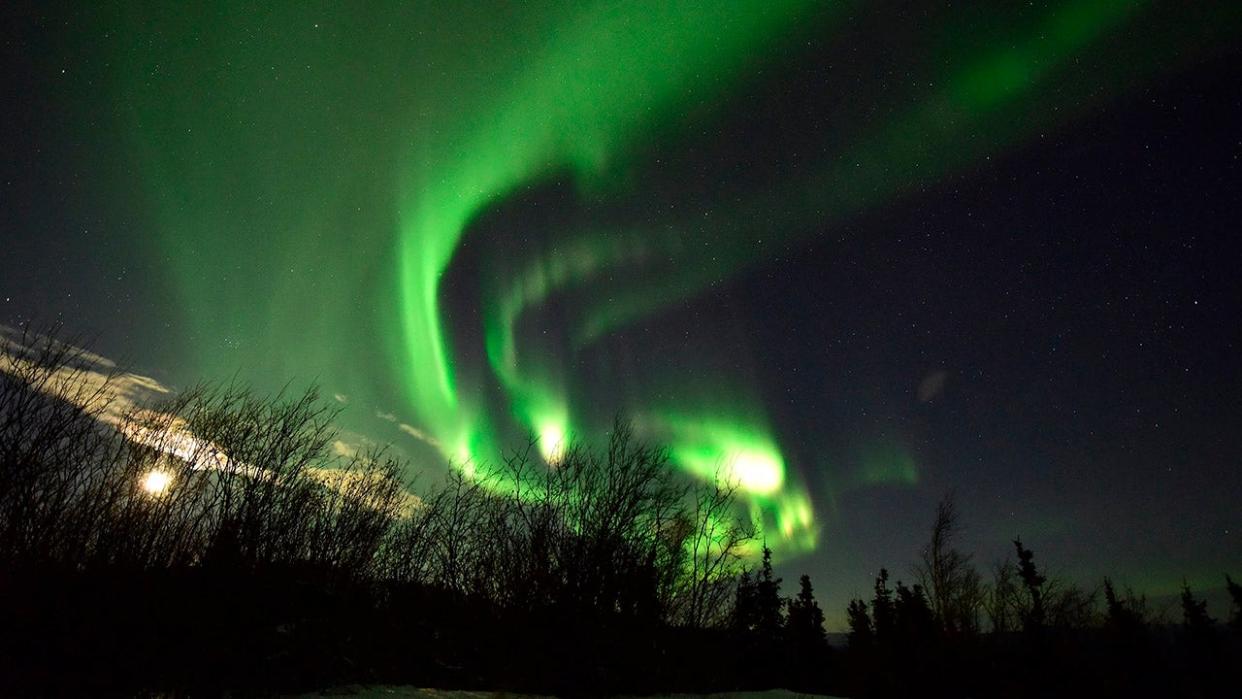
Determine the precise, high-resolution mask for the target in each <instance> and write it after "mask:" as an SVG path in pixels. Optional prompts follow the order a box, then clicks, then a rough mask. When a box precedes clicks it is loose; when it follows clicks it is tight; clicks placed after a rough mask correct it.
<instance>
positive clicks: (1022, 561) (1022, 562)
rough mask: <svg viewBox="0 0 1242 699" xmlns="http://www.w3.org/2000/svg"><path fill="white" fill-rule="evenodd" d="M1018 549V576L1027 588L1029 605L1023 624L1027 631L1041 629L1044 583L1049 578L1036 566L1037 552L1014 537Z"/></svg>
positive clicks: (1044, 616) (1043, 620)
mask: <svg viewBox="0 0 1242 699" xmlns="http://www.w3.org/2000/svg"><path fill="white" fill-rule="evenodd" d="M1013 545H1014V548H1016V549H1017V550H1018V578H1019V579H1020V580H1021V581H1022V586H1023V587H1024V588H1025V590H1026V594H1027V598H1028V600H1029V605H1028V606H1027V608H1026V609H1025V610H1023V614H1022V625H1023V627H1024V628H1025V629H1026V630H1027V631H1039V630H1040V629H1042V628H1043V627H1044V623H1045V621H1046V615H1045V610H1044V583H1045V582H1047V578H1045V577H1044V576H1043V575H1041V574H1040V573H1039V570H1038V569H1036V567H1035V554H1034V553H1033V552H1032V551H1031V550H1030V549H1028V548H1026V547H1024V546H1023V545H1022V539H1014V542H1013Z"/></svg>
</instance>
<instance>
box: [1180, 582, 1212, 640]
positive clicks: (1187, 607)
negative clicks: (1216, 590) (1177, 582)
mask: <svg viewBox="0 0 1242 699" xmlns="http://www.w3.org/2000/svg"><path fill="white" fill-rule="evenodd" d="M1215 623H1216V620H1215V619H1213V618H1212V617H1210V616H1208V613H1207V600H1201V599H1196V598H1195V596H1194V593H1192V592H1191V591H1190V586H1189V585H1188V584H1186V581H1185V580H1183V581H1182V626H1183V627H1185V629H1186V631H1187V632H1188V633H1189V634H1190V635H1191V637H1203V636H1206V635H1209V634H1211V632H1212V626H1213V625H1214V624H1215Z"/></svg>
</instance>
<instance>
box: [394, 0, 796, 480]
mask: <svg viewBox="0 0 1242 699" xmlns="http://www.w3.org/2000/svg"><path fill="white" fill-rule="evenodd" d="M803 4H805V3H802V2H795V1H784V2H770V1H755V2H741V1H739V2H731V3H726V4H722V5H716V4H698V3H687V4H684V5H678V4H675V3H629V4H618V5H613V4H608V5H601V6H594V7H589V6H584V8H583V9H582V10H580V11H577V12H574V13H572V15H571V16H570V17H568V18H566V19H565V21H564V22H562V23H561V24H560V26H558V27H557V29H556V31H555V33H554V35H553V36H552V37H550V40H549V41H547V42H546V44H545V45H544V46H543V47H542V48H541V49H540V50H534V51H531V52H530V53H529V54H526V55H521V56H519V57H517V59H515V61H514V64H515V65H514V69H513V71H512V73H511V74H509V75H506V76H504V77H503V78H502V79H500V80H499V81H498V83H499V84H498V85H497V86H496V89H495V91H494V93H492V94H489V95H487V96H486V97H485V98H484V99H483V100H481V103H480V104H474V105H472V112H471V114H470V115H469V116H467V115H463V123H462V125H461V128H456V129H452V130H450V131H448V132H447V133H446V134H445V135H444V137H443V138H442V139H434V140H431V141H430V142H427V141H421V142H420V143H419V145H418V148H417V149H416V152H415V153H414V154H413V155H412V156H411V158H410V172H411V174H410V175H409V176H408V178H407V181H406V183H405V186H404V195H403V199H402V207H401V212H400V216H399V219H400V226H401V233H400V246H399V254H400V261H401V277H400V280H401V293H400V309H401V318H402V324H403V330H404V339H405V350H406V363H405V367H404V369H405V371H404V379H405V385H406V387H407V391H408V394H409V396H410V400H411V402H412V404H413V405H414V406H415V407H416V409H417V410H418V412H419V417H420V419H421V420H422V421H424V422H425V423H426V424H428V425H430V426H431V427H432V429H433V431H434V432H435V433H436V434H437V436H438V437H439V439H440V441H441V442H442V443H443V444H446V445H452V447H453V448H452V449H451V450H450V453H449V454H448V455H449V456H450V457H456V458H462V457H464V456H466V455H467V454H469V455H470V456H474V457H475V458H480V459H491V458H495V456H494V454H495V452H490V453H475V452H473V451H472V448H471V445H472V444H475V443H478V441H479V439H480V437H479V434H478V432H479V431H480V430H486V429H487V428H485V427H482V426H480V425H477V424H471V422H470V421H471V419H472V418H474V417H476V415H475V410H474V409H472V407H471V406H469V405H466V404H465V403H466V402H468V401H469V398H468V397H467V398H464V399H463V396H461V395H459V392H458V391H457V388H456V386H455V385H454V371H453V365H452V361H451V351H450V349H449V348H448V343H447V338H446V337H445V335H444V332H443V329H442V320H441V317H440V312H439V308H438V297H439V284H440V278H441V276H442V275H443V273H444V272H445V270H446V269H447V267H448V265H449V263H450V262H451V260H452V256H453V253H454V250H455V248H456V245H457V241H458V239H459V238H460V236H461V235H462V233H463V232H464V230H465V228H466V226H467V225H468V223H469V221H470V220H471V218H472V217H473V216H475V215H477V214H478V212H479V211H480V210H481V209H482V208H483V207H484V206H486V205H487V204H488V203H490V202H495V201H497V200H499V199H500V198H502V197H503V196H504V195H506V194H508V193H509V192H510V191H512V190H513V189H514V188H515V187H517V186H518V185H519V184H521V183H522V182H525V181H528V180H530V179H532V178H536V177H538V176H540V175H543V174H546V173H549V172H552V171H555V170H557V169H562V168H567V169H570V170H571V171H572V172H573V173H575V175H576V176H577V177H578V178H579V180H580V181H583V182H589V181H590V180H592V179H593V178H598V177H599V176H601V175H603V174H605V172H606V170H607V168H608V167H609V166H610V165H612V163H613V161H614V160H615V159H617V158H618V157H620V156H621V155H623V154H622V153H620V152H619V151H620V150H621V149H623V148H624V147H625V146H627V145H630V144H633V143H634V142H635V141H636V140H637V139H638V138H640V137H641V136H642V135H643V133H644V132H646V131H648V130H650V129H653V128H656V127H657V126H659V125H660V124H662V123H663V122H664V121H666V120H667V119H669V118H670V116H671V115H673V114H675V113H676V111H677V109H678V107H679V106H680V105H681V104H682V103H684V102H686V101H689V100H692V99H706V98H711V97H714V96H715V95H716V93H718V92H720V91H721V90H722V89H723V87H724V84H723V80H722V79H725V78H731V77H732V76H733V74H734V73H735V72H737V71H738V70H739V69H741V68H742V67H743V66H744V65H745V64H746V63H747V62H748V58H747V57H748V55H749V54H750V53H751V52H752V51H756V50H758V49H759V48H760V47H761V46H762V45H763V44H764V43H765V42H768V41H771V40H773V39H774V38H775V37H777V36H778V35H779V33H780V31H781V30H782V29H784V28H786V27H788V25H789V24H790V23H791V22H792V21H793V20H794V19H796V18H797V16H798V14H797V10H798V9H799V6H800V5H803ZM539 286H540V282H539V280H538V279H536V280H535V281H533V282H532V283H530V284H528V285H527V288H524V289H521V290H519V291H518V293H519V294H525V295H531V294H537V293H538V292H539V289H538V287H539ZM532 287H533V288H532ZM518 305H520V303H515V302H509V307H510V308H509V309H502V310H501V315H502V316H504V315H509V316H513V315H515V314H516V312H517V311H518V309H517V308H514V306H518ZM506 311H507V312H506ZM512 320H513V318H509V319H507V320H506V321H502V324H503V323H506V322H507V323H508V324H509V327H510V328H511V323H512ZM492 332H493V333H495V332H500V333H504V332H511V330H509V329H500V330H495V329H493V331H492ZM488 344H489V347H488V350H489V354H490V356H491V361H492V363H493V367H494V368H496V369H497V370H498V371H499V372H500V376H501V378H502V380H503V381H504V383H505V385H506V388H507V389H508V390H509V391H511V392H512V393H513V399H514V403H515V406H516V409H517V411H518V413H519V416H518V417H519V419H521V420H522V421H523V422H524V424H526V425H527V426H528V427H531V428H533V429H536V430H537V431H538V433H539V434H541V435H543V434H547V435H554V434H559V435H564V434H567V433H568V432H569V425H568V424H567V421H568V415H567V413H568V411H567V410H566V408H565V406H564V399H563V397H562V395H561V391H559V390H557V387H556V386H555V385H552V386H547V385H545V384H543V383H542V382H534V381H530V380H523V379H520V378H518V377H517V375H516V372H515V371H514V370H513V369H514V366H515V364H516V358H515V357H514V350H513V343H512V340H511V338H496V337H495V336H494V335H493V336H492V337H490V338H489V343H488Z"/></svg>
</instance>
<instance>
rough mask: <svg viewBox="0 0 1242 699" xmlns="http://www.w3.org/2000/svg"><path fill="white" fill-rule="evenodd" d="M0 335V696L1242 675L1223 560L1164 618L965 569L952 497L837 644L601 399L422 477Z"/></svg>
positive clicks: (326, 417) (717, 510) (633, 688)
mask: <svg viewBox="0 0 1242 699" xmlns="http://www.w3.org/2000/svg"><path fill="white" fill-rule="evenodd" d="M0 340H2V341H3V342H4V346H3V347H0V361H2V362H3V364H2V365H0V694H4V695H16V696H22V695H32V694H35V695H43V694H73V695H86V694H89V695H103V694H125V695H132V694H134V693H138V692H186V693H193V694H202V693H206V694H213V693H221V692H224V691H243V692H256V693H265V692H283V691H294V690H310V689H319V688H323V687H326V686H331V685H335V684H342V683H395V684H417V685H421V686H433V687H453V688H467V689H489V690H510V691H529V692H537V693H554V694H558V695H567V696H586V695H604V694H619V693H651V692H674V691H682V692H707V691H720V690H739V689H763V688H770V687H785V688H790V689H795V690H799V691H805V692H823V693H832V694H837V695H849V696H908V695H910V694H913V693H916V692H917V693H918V694H920V695H923V696H926V695H931V696H1014V697H1027V696H1031V697H1034V696H1058V695H1065V696H1068V695H1087V694H1089V695H1098V696H1117V695H1125V696H1133V695H1139V696H1147V695H1152V694H1153V693H1155V694H1159V695H1161V696H1216V695H1228V690H1230V689H1234V688H1236V687H1237V686H1238V679H1239V675H1238V670H1237V669H1236V668H1239V667H1242V662H1239V661H1240V660H1242V650H1240V649H1242V587H1240V586H1239V585H1238V584H1236V583H1235V582H1234V581H1233V580H1232V579H1231V578H1226V582H1227V587H1228V590H1229V593H1230V594H1231V595H1232V598H1233V600H1234V606H1233V609H1232V612H1231V617H1230V618H1229V619H1228V621H1227V623H1226V624H1221V623H1218V622H1217V621H1216V620H1214V619H1213V618H1212V617H1211V616H1210V615H1209V613H1208V609H1207V606H1206V602H1204V601H1203V600H1202V599H1199V598H1197V597H1196V596H1195V595H1194V594H1193V591H1191V590H1190V589H1189V587H1186V588H1184V589H1183V593H1182V597H1181V603H1182V617H1183V619H1182V623H1181V624H1167V623H1163V622H1162V621H1161V620H1160V619H1158V618H1156V617H1155V616H1154V615H1153V614H1152V613H1151V611H1150V610H1149V608H1148V604H1147V601H1146V599H1145V598H1144V597H1142V596H1141V595H1136V594H1135V593H1134V592H1133V591H1131V590H1129V589H1128V588H1123V587H1119V586H1117V585H1115V584H1114V582H1113V581H1112V580H1110V579H1107V578H1105V579H1104V580H1103V581H1102V584H1101V586H1100V588H1099V589H1095V590H1088V589H1084V588H1082V587H1080V586H1078V585H1074V584H1071V583H1069V582H1067V581H1065V580H1062V579H1059V578H1057V577H1056V576H1052V575H1049V574H1048V573H1047V572H1046V570H1045V569H1044V568H1043V567H1042V564H1040V563H1038V562H1037V560H1036V558H1035V554H1034V553H1033V551H1032V550H1031V549H1030V548H1028V547H1027V546H1026V545H1025V544H1024V543H1023V542H1022V541H1021V540H1020V539H1016V540H1015V541H1014V542H1013V545H1014V558H1012V559H1010V560H1006V561H1003V562H1001V563H999V564H997V565H995V566H994V567H993V569H992V570H991V571H990V575H988V576H986V577H985V575H984V574H983V573H981V572H980V570H979V568H978V567H977V566H976V564H975V562H974V560H973V557H972V556H971V555H970V554H968V553H965V552H963V551H962V550H961V549H960V548H959V547H958V545H957V540H958V536H959V533H960V517H959V514H958V511H957V508H956V506H955V504H954V501H953V499H952V497H947V498H946V499H945V500H944V501H942V502H941V503H940V505H939V507H938V509H937V511H936V513H935V517H934V519H933V522H932V526H931V527H930V531H929V535H928V538H927V541H926V542H925V545H924V546H923V548H922V550H921V555H920V556H919V559H918V560H917V561H916V562H915V564H914V565H913V566H912V567H911V568H910V578H909V579H910V580H911V582H910V584H906V582H904V581H903V580H894V579H893V577H892V576H891V575H890V573H889V571H888V570H881V571H880V572H879V574H878V576H877V577H876V580H875V584H874V587H873V590H872V591H871V593H870V594H869V595H868V598H867V599H863V598H861V597H860V598H857V599H854V600H852V601H851V602H850V603H849V605H848V608H847V610H846V616H847V619H848V624H849V635H848V643H847V644H846V645H844V646H843V647H840V648H834V647H833V646H832V645H830V644H829V642H828V640H827V635H826V633H825V629H824V613H823V611H822V610H821V608H820V606H819V604H818V602H817V601H816V599H815V593H814V588H813V585H812V581H811V579H810V577H808V576H806V575H803V576H801V578H800V579H799V581H798V586H797V592H796V593H795V594H793V595H792V596H789V597H786V596H784V594H783V593H782V590H781V586H782V584H783V581H782V579H781V578H779V577H778V576H777V575H776V574H775V572H774V570H773V565H772V554H771V551H770V550H769V549H768V548H767V547H766V546H762V549H761V550H762V552H763V554H762V558H761V559H760V560H759V561H757V562H752V561H751V560H750V559H749V557H748V555H747V552H748V551H750V550H753V549H754V547H755V546H758V545H759V544H760V543H761V542H762V532H760V531H756V530H755V529H753V528H752V526H751V524H750V523H749V521H748V520H747V519H746V518H745V517H739V512H738V508H737V507H736V503H735V495H736V491H735V486H734V485H732V484H730V483H727V482H716V483H713V484H706V485H704V484H696V483H692V482H688V481H686V480H684V479H683V478H682V477H681V476H679V475H678V474H677V473H676V472H675V470H674V469H671V468H670V467H669V464H668V456H667V453H666V452H665V451H664V450H663V449H660V448H657V447H654V446H651V445H646V444H643V443H641V442H639V441H638V440H637V439H635V438H634V436H633V434H632V433H631V431H630V430H629V428H628V427H627V426H626V424H625V423H624V422H623V421H620V420H618V421H617V423H616V425H615V426H614V428H613V430H612V431H611V433H610V436H609V439H608V441H607V443H606V444H604V445H602V446H600V447H598V448H593V447H590V446H586V445H569V446H567V447H566V448H565V449H563V450H562V451H561V453H560V454H559V455H558V459H557V460H556V463H555V464H554V465H553V466H548V465H547V464H545V463H544V462H543V460H541V459H540V458H538V456H537V453H538V450H537V448H536V447H537V445H536V444H535V443H534V442H533V441H531V442H528V443H527V444H525V445H524V446H523V447H522V448H520V449H517V450H515V451H513V452H511V453H510V454H508V455H507V456H506V457H505V458H503V459H501V460H499V461H498V462H496V463H494V464H461V465H459V466H458V468H455V469H452V470H450V471H449V472H448V473H447V475H445V476H444V478H443V479H441V480H439V481H437V482H432V483H418V482H413V481H409V480H406V477H405V475H404V474H406V473H407V472H408V471H409V470H410V469H409V468H408V465H407V464H405V463H403V462H401V461H400V460H398V459H395V458H393V457H392V456H391V455H389V454H388V453H387V452H385V451H384V450H383V449H373V450H370V451H363V452H360V453H347V454H343V453H341V452H340V450H338V449H336V448H334V446H333V445H334V443H335V441H336V436H337V435H336V432H335V429H334V428H333V423H334V418H335V417H336V412H335V408H330V407H327V406H325V404H324V403H323V402H322V401H320V400H319V399H318V397H317V394H316V392H315V391H314V390H308V391H305V392H301V393H284V394H278V395H275V396H261V395H257V394H255V393H254V392H252V391H250V390H248V389H246V388H245V387H242V386H237V385H223V386H198V387H193V388H190V389H188V390H186V391H182V392H180V393H178V394H177V395H175V396H172V397H170V398H168V399H167V400H165V401H164V403H163V404H160V405H155V406H135V405H132V404H130V403H127V402H126V401H122V400H118V397H117V396H118V392H117V388H118V387H117V385H116V383H115V380H116V374H115V372H114V371H113V370H111V369H109V368H108V367H106V366H103V365H101V364H100V363H99V362H98V360H97V359H96V358H94V356H93V355H91V354H89V353H88V352H85V351H84V350H80V349H77V348H76V347H74V346H73V345H72V344H69V343H64V342H60V341H59V340H57V339H56V338H55V337H54V336H48V335H34V334H27V335H24V336H22V337H19V338H17V339H13V338H9V337H0ZM110 372H111V373H110ZM752 563H753V565H752ZM1222 692H1223V694H1222Z"/></svg>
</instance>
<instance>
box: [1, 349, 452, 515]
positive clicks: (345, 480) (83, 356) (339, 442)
mask: <svg viewBox="0 0 1242 699" xmlns="http://www.w3.org/2000/svg"><path fill="white" fill-rule="evenodd" d="M49 347H50V348H57V349H60V350H64V351H65V356H64V359H65V361H64V362H62V363H60V364H58V365H57V366H55V367H54V368H53V369H51V372H50V374H49V375H48V380H47V381H43V382H40V386H39V388H40V390H42V391H43V392H44V393H47V394H48V395H52V396H55V397H56V398H59V399H61V400H64V401H67V402H70V403H73V404H75V405H78V406H80V407H83V408H86V409H87V410H88V411H91V412H93V413H94V414H95V415H96V418H97V419H98V420H99V421H100V422H103V423H105V424H107V425H109V426H110V427H112V428H113V429H115V430H117V432H119V433H120V434H121V435H123V436H124V437H125V438H126V439H129V440H131V441H133V442H136V443H139V444H143V445H146V446H149V447H152V448H154V449H157V450H159V451H161V452H163V453H165V454H168V455H170V456H173V457H176V458H180V459H183V460H185V461H186V462H188V463H189V464H191V468H194V469H204V470H215V471H232V472H240V473H247V474H249V475H252V476H254V477H257V478H262V477H264V472H263V471H262V470H261V469H259V468H257V467H254V466H251V465H248V464H244V463H239V462H237V461H235V460H232V459H230V458H229V457H228V455H227V454H226V453H225V451H224V450H223V449H221V448H220V447H219V446H217V445H215V444H212V443H210V442H207V441H205V440H202V439H200V438H198V437H197V436H196V435H194V433H193V432H191V431H190V429H189V428H188V426H187V423H186V421H185V420H184V419H182V418H180V417H177V416H175V415H172V414H168V413H162V412H160V411H159V410H157V409H155V408H154V407H153V406H155V405H157V404H158V403H159V402H160V400H162V399H166V398H167V397H169V396H171V395H172V393H173V391H172V389H170V388H168V387H167V386H165V385H163V384H162V383H160V382H159V381H158V380H156V379H154V378H151V377H150V376H143V375H141V374H134V373H130V372H126V371H119V370H117V369H116V366H117V365H116V363H115V362H112V361H111V360H108V359H107V358H105V357H101V356H99V355H97V354H93V353H91V352H88V351H86V350H82V349H80V348H78V347H74V346H72V345H68V344H65V343H61V342H59V341H57V340H55V339H54V338H48V337H45V336H40V335H36V334H34V333H25V332H22V331H20V330H17V329H14V328H11V327H8V326H4V325H0V372H2V373H7V374H12V375H17V376H22V375H27V374H31V373H34V374H37V373H39V372H40V371H41V370H40V369H39V368H38V359H39V357H40V356H41V355H43V354H45V352H46V350H47V349H48V348H49ZM333 398H335V399H336V400H337V401H340V402H342V403H344V402H347V400H348V399H347V397H346V396H343V395H341V394H336V395H334V396H333ZM377 415H378V416H379V417H381V418H383V419H385V420H388V421H389V422H396V420H397V418H396V416H395V415H387V414H384V413H377ZM135 416H137V417H139V418H141V419H139V420H136V421H135V420H133V419H132V418H133V417H135ZM399 428H400V429H401V431H402V432H405V433H407V434H410V435H411V436H414V437H416V438H418V439H422V440H423V441H430V443H432V444H434V440H431V439H430V438H429V437H427V436H426V435H424V434H423V433H421V432H419V431H418V430H417V429H415V428H413V427H411V426H409V425H405V424H402V425H400V426H399ZM373 445H374V444H373V442H371V440H369V439H367V438H366V437H363V436H362V435H358V434H355V433H352V432H345V431H342V432H341V433H340V434H339V438H338V439H336V440H334V441H333V442H332V444H331V445H330V449H331V454H332V455H333V456H337V457H341V458H344V459H353V458H355V457H356V456H357V455H358V454H359V453H360V452H363V451H365V450H366V449H368V448H369V447H371V446H373ZM311 475H312V476H314V477H315V478H317V479H318V480H319V481H320V482H322V483H324V484H325V485H327V486H329V487H333V488H338V489H341V490H343V491H344V490H345V489H346V488H353V487H356V484H357V479H358V478H373V477H376V475H375V474H374V473H371V472H369V471H367V470H365V469H364V470H349V471H347V470H342V469H333V468H318V467H316V468H313V469H312V471H311ZM420 503H421V501H420V500H419V499H418V496H416V495H413V494H411V493H405V494H404V495H403V502H402V505H401V509H402V512H404V513H408V512H409V511H410V510H411V509H412V508H415V507H417V506H418V505H419V504H420Z"/></svg>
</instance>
